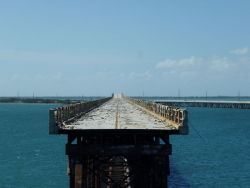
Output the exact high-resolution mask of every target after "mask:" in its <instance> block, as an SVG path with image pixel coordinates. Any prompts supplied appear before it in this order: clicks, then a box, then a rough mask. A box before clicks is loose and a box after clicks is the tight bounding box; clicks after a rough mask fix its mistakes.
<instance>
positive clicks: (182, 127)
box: [126, 98, 188, 134]
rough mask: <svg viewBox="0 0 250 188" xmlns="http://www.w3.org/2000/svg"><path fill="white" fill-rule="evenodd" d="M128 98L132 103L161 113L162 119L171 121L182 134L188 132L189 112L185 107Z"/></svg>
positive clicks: (155, 112)
mask: <svg viewBox="0 0 250 188" xmlns="http://www.w3.org/2000/svg"><path fill="white" fill-rule="evenodd" d="M126 99H127V100H128V101H130V102H131V103H134V104H136V105H139V106H140V107H143V108H145V109H146V110H148V111H150V112H153V113H154V114H157V115H159V116H160V117H161V119H163V120H165V121H167V122H170V123H171V125H173V126H175V127H176V128H177V129H178V130H179V131H180V133H181V134H188V125H187V123H188V113H187V111H186V110H185V109H179V108H174V107H170V106H165V105H161V104H157V103H154V102H152V101H144V100H138V99H133V98H126Z"/></svg>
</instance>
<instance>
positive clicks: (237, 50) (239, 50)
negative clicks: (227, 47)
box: [230, 47, 248, 55]
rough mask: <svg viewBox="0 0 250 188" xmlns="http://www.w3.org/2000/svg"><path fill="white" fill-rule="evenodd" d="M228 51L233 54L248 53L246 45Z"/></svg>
mask: <svg viewBox="0 0 250 188" xmlns="http://www.w3.org/2000/svg"><path fill="white" fill-rule="evenodd" d="M230 53H232V54H235V55H244V54H247V53H248V47H245V48H238V49H235V50H232V51H231V52H230Z"/></svg>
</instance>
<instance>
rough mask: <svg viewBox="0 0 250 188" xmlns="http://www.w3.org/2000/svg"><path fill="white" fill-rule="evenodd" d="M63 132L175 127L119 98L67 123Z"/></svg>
mask: <svg viewBox="0 0 250 188" xmlns="http://www.w3.org/2000/svg"><path fill="white" fill-rule="evenodd" d="M63 129H64V130H74V129H77V130H86V129H88V130H93V129H152V130H176V127H174V126H172V125H170V124H169V123H167V122H164V121H162V120H160V119H158V118H156V117H154V116H153V115H151V114H149V113H147V112H145V111H144V110H142V109H141V108H139V107H137V106H136V105H134V104H131V103H129V102H128V101H127V100H126V99H125V98H123V97H121V96H115V97H113V98H112V99H111V100H109V101H108V102H106V103H104V104H103V105H101V106H99V107H98V108H95V109H93V110H92V111H90V112H88V113H86V114H84V115H83V116H82V117H80V118H79V119H78V120H77V121H74V122H72V123H68V124H66V125H65V126H64V128H63Z"/></svg>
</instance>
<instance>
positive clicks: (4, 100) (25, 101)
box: [0, 97, 82, 104]
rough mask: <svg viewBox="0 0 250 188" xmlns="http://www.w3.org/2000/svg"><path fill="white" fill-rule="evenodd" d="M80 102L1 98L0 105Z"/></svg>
mask: <svg viewBox="0 0 250 188" xmlns="http://www.w3.org/2000/svg"><path fill="white" fill-rule="evenodd" d="M78 102H82V101H80V100H69V99H67V100H58V99H41V98H19V97H2V98H0V103H44V104H73V103H78Z"/></svg>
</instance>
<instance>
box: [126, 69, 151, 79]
mask: <svg viewBox="0 0 250 188" xmlns="http://www.w3.org/2000/svg"><path fill="white" fill-rule="evenodd" d="M151 77H152V75H151V74H150V73H149V72H148V71H146V72H142V73H138V72H131V73H130V74H129V75H128V78H129V79H132V80H150V79H151Z"/></svg>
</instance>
